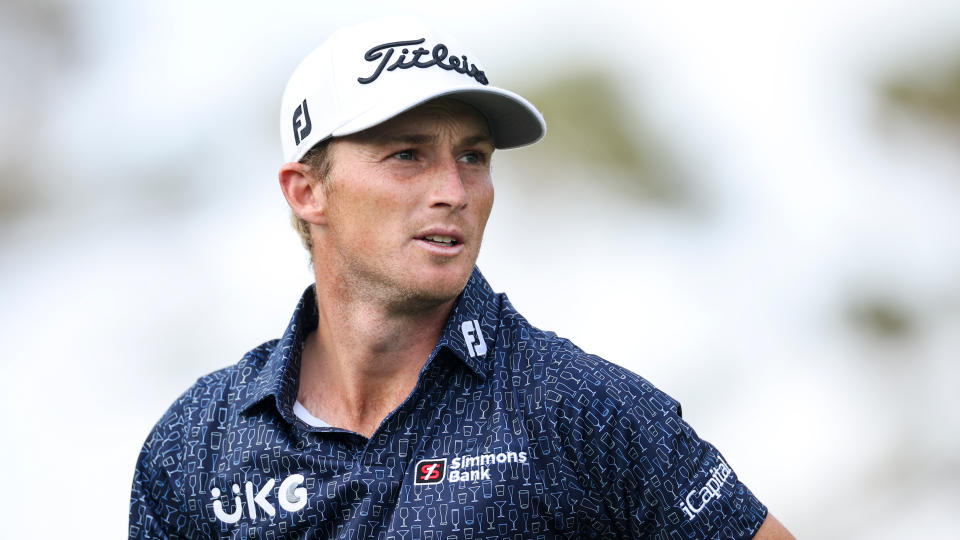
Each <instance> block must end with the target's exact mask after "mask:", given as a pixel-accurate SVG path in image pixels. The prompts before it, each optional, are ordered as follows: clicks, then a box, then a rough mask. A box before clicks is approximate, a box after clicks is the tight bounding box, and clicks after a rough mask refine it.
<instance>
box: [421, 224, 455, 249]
mask: <svg viewBox="0 0 960 540" xmlns="http://www.w3.org/2000/svg"><path fill="white" fill-rule="evenodd" d="M414 238H415V239H417V240H419V241H420V244H421V245H422V246H424V247H426V248H427V249H429V250H430V251H432V252H433V253H438V254H439V253H443V254H447V255H454V254H456V253H459V252H460V250H462V249H463V233H461V232H460V230H459V229H454V228H448V227H434V228H430V229H425V230H423V231H421V232H420V233H419V234H417V235H416V236H415V237H414Z"/></svg>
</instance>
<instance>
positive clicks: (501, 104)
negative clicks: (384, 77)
mask: <svg viewBox="0 0 960 540" xmlns="http://www.w3.org/2000/svg"><path fill="white" fill-rule="evenodd" d="M440 97H452V98H455V99H457V100H460V101H463V102H464V103H467V104H468V105H471V106H473V107H474V108H476V109H477V110H478V111H479V112H480V114H482V115H483V116H484V117H485V118H486V119H487V123H488V124H489V126H490V130H491V131H492V135H493V142H494V146H495V147H496V148H516V147H518V146H525V145H528V144H533V143H535V142H537V141H539V140H540V139H542V138H543V136H544V135H546V133H547V124H546V122H544V120H543V115H542V114H540V111H538V110H537V108H536V107H534V106H533V104H531V103H530V102H529V101H527V100H526V99H524V98H523V97H521V96H519V95H517V94H514V93H513V92H511V91H509V90H504V89H502V88H497V87H494V86H487V87H482V88H478V87H477V86H476V85H470V86H463V87H460V88H457V87H454V88H450V87H447V88H445V89H444V90H443V91H441V92H436V93H432V94H427V95H423V94H421V95H419V96H417V97H415V98H414V97H410V96H398V97H397V99H393V100H390V101H389V102H385V103H379V104H377V105H376V106H374V107H372V108H370V109H368V110H367V111H365V112H364V113H363V114H361V115H359V116H357V117H355V118H353V119H352V120H351V121H349V122H347V123H346V124H343V125H342V126H340V127H338V128H337V129H335V130H333V132H332V133H331V136H332V137H342V136H344V135H350V134H352V133H358V132H360V131H363V130H365V129H369V128H371V127H373V126H376V125H378V124H381V123H383V122H386V121H387V120H389V119H391V118H393V117H395V116H397V115H399V114H402V113H404V112H406V111H409V110H410V109H413V108H414V107H417V106H418V105H422V104H424V103H426V102H428V101H431V100H434V99H437V98H440Z"/></svg>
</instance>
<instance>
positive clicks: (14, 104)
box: [0, 0, 79, 220]
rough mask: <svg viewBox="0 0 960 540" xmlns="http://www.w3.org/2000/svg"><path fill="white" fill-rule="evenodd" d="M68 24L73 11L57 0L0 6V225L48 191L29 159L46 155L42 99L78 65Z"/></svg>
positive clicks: (10, 0) (9, 0)
mask: <svg viewBox="0 0 960 540" xmlns="http://www.w3.org/2000/svg"><path fill="white" fill-rule="evenodd" d="M74 20H75V13H74V6H72V5H71V4H70V3H68V2H66V1H63V0H5V1H4V2H0V56H2V58H3V66H4V81H5V82H4V84H3V85H0V117H2V118H3V129H2V130H0V220H9V219H15V218H16V217H18V216H21V215H25V214H29V213H31V212H32V211H33V210H34V209H35V207H36V206H38V205H40V204H42V203H43V202H44V201H45V200H47V199H48V198H49V197H48V196H47V195H46V194H44V193H43V190H44V188H45V187H46V188H51V187H52V186H49V185H46V186H45V185H44V183H43V182H42V178H39V174H40V172H39V171H38V170H37V169H36V166H34V165H32V164H31V163H32V160H31V159H30V158H31V157H33V156H41V155H48V153H49V151H50V144H49V141H46V140H45V139H43V138H42V133H43V131H44V129H43V126H44V124H45V123H46V122H47V121H48V120H47V116H46V109H47V108H46V107H45V106H44V100H45V99H47V98H49V97H50V95H51V94H52V92H53V91H54V90H55V89H56V88H57V87H58V86H59V85H61V84H62V83H63V81H64V79H65V78H66V76H67V75H69V72H70V68H71V67H73V66H74V65H75V64H76V62H77V60H78V54H79V47H78V46H77V45H78V39H77V32H76V28H75V26H74ZM41 149H43V151H41Z"/></svg>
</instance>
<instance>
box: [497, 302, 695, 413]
mask: <svg viewBox="0 0 960 540" xmlns="http://www.w3.org/2000/svg"><path fill="white" fill-rule="evenodd" d="M501 340H502V342H503V343H502V350H503V358H502V360H503V361H501V362H499V364H500V367H507V368H509V369H510V370H511V371H514V372H516V373H524V372H528V373H530V374H531V376H530V377H526V378H529V380H528V381H526V382H527V386H529V388H530V389H538V390H539V391H540V392H542V394H543V395H542V400H541V401H540V403H538V407H546V408H547V409H548V410H549V411H551V412H556V413H560V414H562V415H563V416H569V415H576V416H581V415H586V416H590V417H591V420H593V421H595V422H596V423H598V424H599V423H602V422H603V420H606V421H609V420H610V419H611V418H612V417H614V416H618V415H620V414H628V415H638V416H639V417H640V418H637V420H640V421H647V422H649V421H654V420H656V419H658V418H662V417H663V416H664V415H671V414H673V415H677V416H679V414H680V404H679V403H678V402H677V401H676V400H674V399H673V398H671V397H670V396H668V395H667V394H666V393H664V392H662V391H660V390H659V389H658V388H657V387H656V386H654V385H653V384H652V383H650V382H649V381H648V380H646V379H644V378H643V377H641V376H640V375H638V374H636V373H634V372H633V371H630V370H629V369H627V368H624V367H622V366H619V365H617V364H614V363H613V362H610V361H608V360H606V359H604V358H601V357H599V356H597V355H594V354H590V353H588V352H586V351H584V350H583V349H581V348H580V347H578V346H577V345H576V344H574V343H573V342H572V341H570V340H569V339H567V338H563V337H560V336H558V335H557V334H556V333H554V332H550V331H545V330H541V329H539V328H537V327H535V326H533V325H532V324H531V323H530V322H529V321H527V320H526V318H524V317H523V316H522V315H520V314H519V313H518V312H517V311H516V309H515V308H514V307H513V306H512V305H511V304H510V301H509V300H508V299H507V298H506V297H503V307H502V310H501V331H500V335H499V336H498V341H501Z"/></svg>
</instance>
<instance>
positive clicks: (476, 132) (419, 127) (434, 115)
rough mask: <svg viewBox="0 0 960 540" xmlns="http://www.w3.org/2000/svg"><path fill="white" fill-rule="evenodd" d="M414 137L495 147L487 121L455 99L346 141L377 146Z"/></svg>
mask: <svg viewBox="0 0 960 540" xmlns="http://www.w3.org/2000/svg"><path fill="white" fill-rule="evenodd" d="M411 136H416V137H419V138H421V139H430V138H433V139H438V138H453V139H455V140H460V139H465V138H470V139H474V140H482V141H488V142H490V144H493V137H492V135H491V133H490V128H489V126H488V125H487V120H486V118H485V117H484V116H483V115H482V114H480V113H479V112H478V111H477V110H476V109H475V108H473V107H472V106H470V105H467V104H466V103H463V102H462V101H458V100H455V99H451V98H440V99H435V100H432V101H429V102H427V103H424V104H422V105H419V106H417V107H414V108H413V109H410V110H409V111H406V112H404V113H402V114H399V115H397V116H395V117H393V118H391V119H390V120H387V121H386V122H383V123H381V124H378V125H376V126H373V127H372V128H369V129H366V130H364V131H361V132H359V133H355V134H353V135H348V136H347V137H344V138H345V139H350V140H352V141H354V142H360V143H374V144H375V143H386V142H391V141H393V140H396V139H402V138H408V137H411ZM424 142H430V141H426V140H425V141H424Z"/></svg>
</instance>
